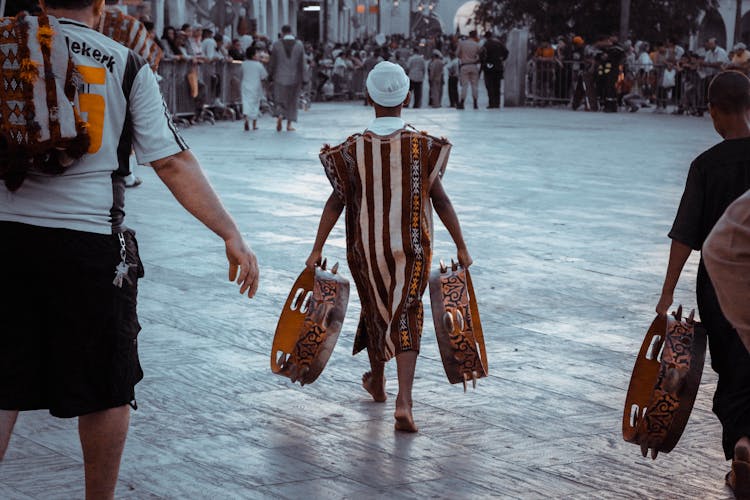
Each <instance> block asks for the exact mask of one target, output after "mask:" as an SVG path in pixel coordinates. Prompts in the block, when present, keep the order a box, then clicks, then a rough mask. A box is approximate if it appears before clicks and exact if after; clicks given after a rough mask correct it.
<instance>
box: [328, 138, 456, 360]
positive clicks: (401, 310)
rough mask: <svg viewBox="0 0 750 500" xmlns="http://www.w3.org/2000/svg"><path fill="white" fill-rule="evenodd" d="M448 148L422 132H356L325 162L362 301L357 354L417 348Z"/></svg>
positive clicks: (385, 355)
mask: <svg viewBox="0 0 750 500" xmlns="http://www.w3.org/2000/svg"><path fill="white" fill-rule="evenodd" d="M450 148H451V145H450V143H449V142H448V141H447V140H445V139H437V138H435V137H432V136H430V135H427V134H426V133H423V132H416V131H411V130H407V129H400V130H396V131H395V132H393V133H392V134H390V135H387V136H380V135H376V134H375V133H373V132H371V131H367V132H365V133H364V134H356V135H353V136H351V137H349V138H348V139H347V140H346V141H344V142H343V143H342V144H340V145H338V146H336V147H328V146H324V148H323V150H322V151H321V153H320V160H321V162H322V163H323V167H324V168H325V172H326V175H327V176H328V179H329V180H330V182H331V185H332V186H333V190H334V192H335V194H336V196H338V197H339V198H340V199H341V201H342V202H343V203H344V205H345V210H346V215H345V217H346V242H347V261H348V263H349V268H350V270H351V273H352V276H353V278H354V282H355V284H356V285H357V292H358V294H359V297H360V301H361V303H362V314H361V317H360V322H359V326H358V328H357V334H356V337H355V341H354V354H356V353H358V352H360V351H361V350H362V349H365V348H367V349H368V350H370V351H371V352H374V353H375V354H376V358H377V359H379V360H381V361H388V360H389V359H391V358H392V357H393V356H396V355H398V354H400V353H402V352H405V351H419V343H420V339H421V335H422V323H423V309H422V295H423V294H424V291H425V288H426V287H427V283H428V279H429V273H430V262H431V259H432V203H431V202H430V188H431V187H432V183H433V182H434V181H435V179H437V178H438V177H442V175H443V172H444V171H445V167H446V164H447V162H448V155H449V153H450Z"/></svg>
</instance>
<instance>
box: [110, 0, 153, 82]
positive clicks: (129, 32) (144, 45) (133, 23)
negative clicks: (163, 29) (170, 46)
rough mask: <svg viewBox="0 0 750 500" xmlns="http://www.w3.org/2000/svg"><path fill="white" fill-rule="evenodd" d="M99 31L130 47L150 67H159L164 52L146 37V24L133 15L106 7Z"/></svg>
mask: <svg viewBox="0 0 750 500" xmlns="http://www.w3.org/2000/svg"><path fill="white" fill-rule="evenodd" d="M97 31H99V32H101V33H103V34H105V35H107V36H108V37H109V38H111V39H112V40H114V41H116V42H119V43H121V44H122V45H124V46H126V47H128V48H129V49H132V50H133V51H134V52H135V53H136V54H138V55H140V56H141V57H143V58H144V59H145V60H146V62H148V65H149V66H151V69H152V70H154V71H156V70H157V69H158V68H159V62H160V61H161V58H162V56H163V55H164V53H163V52H162V50H161V48H159V45H157V44H156V42H154V41H153V40H151V39H150V38H149V37H148V33H147V30H146V26H144V25H143V23H142V22H140V21H139V20H138V19H136V18H134V17H133V16H128V15H127V14H123V12H122V11H121V10H120V9H117V8H108V9H106V10H105V11H104V13H103V14H102V16H101V18H100V20H99V27H98V30H97Z"/></svg>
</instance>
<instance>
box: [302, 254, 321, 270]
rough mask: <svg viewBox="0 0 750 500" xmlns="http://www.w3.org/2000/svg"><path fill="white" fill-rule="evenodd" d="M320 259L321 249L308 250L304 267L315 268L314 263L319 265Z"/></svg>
mask: <svg viewBox="0 0 750 500" xmlns="http://www.w3.org/2000/svg"><path fill="white" fill-rule="evenodd" d="M322 259H323V251H322V250H313V251H312V252H310V256H309V257H308V258H307V260H306V261H305V267H306V268H307V269H315V266H316V265H320V262H321V260H322Z"/></svg>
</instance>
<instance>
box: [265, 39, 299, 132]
mask: <svg viewBox="0 0 750 500" xmlns="http://www.w3.org/2000/svg"><path fill="white" fill-rule="evenodd" d="M281 35H282V36H281V40H276V41H275V42H274V43H273V46H272V47H271V61H270V63H269V68H268V74H269V75H270V77H271V80H272V81H273V100H274V104H275V109H274V114H275V115H276V120H277V121H276V130H277V131H279V132H281V122H282V121H283V120H284V119H286V129H287V131H289V132H292V131H293V130H294V127H292V122H296V121H297V99H299V93H300V90H301V89H302V80H303V76H304V74H305V48H304V47H303V45H302V42H300V41H299V40H297V39H296V38H294V35H292V28H291V26H289V25H285V26H282V27H281Z"/></svg>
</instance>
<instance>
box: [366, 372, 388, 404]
mask: <svg viewBox="0 0 750 500" xmlns="http://www.w3.org/2000/svg"><path fill="white" fill-rule="evenodd" d="M362 387H364V388H365V390H366V391H367V392H369V393H370V395H371V396H372V399H374V400H375V401H376V402H377V403H382V402H384V401H385V400H386V399H387V398H388V396H387V395H386V393H385V379H383V383H382V384H376V383H375V379H374V378H373V376H372V372H366V373H365V374H364V375H362Z"/></svg>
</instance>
